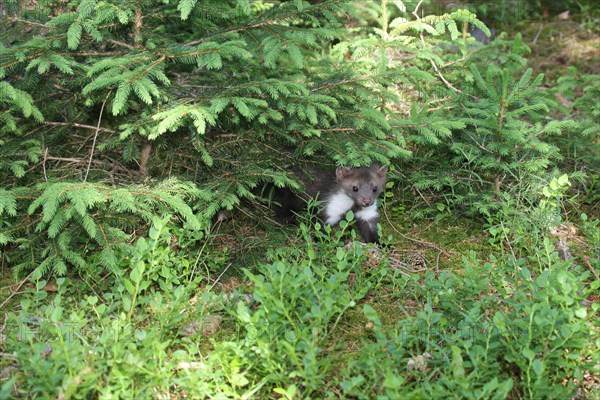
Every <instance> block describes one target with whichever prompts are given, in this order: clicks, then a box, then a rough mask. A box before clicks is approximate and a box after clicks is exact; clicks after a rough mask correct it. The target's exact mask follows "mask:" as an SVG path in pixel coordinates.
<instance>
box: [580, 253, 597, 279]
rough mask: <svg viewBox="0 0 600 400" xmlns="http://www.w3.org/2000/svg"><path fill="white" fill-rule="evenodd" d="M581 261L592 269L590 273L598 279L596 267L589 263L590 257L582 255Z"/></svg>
mask: <svg viewBox="0 0 600 400" xmlns="http://www.w3.org/2000/svg"><path fill="white" fill-rule="evenodd" d="M583 262H584V263H585V265H586V266H587V267H588V269H589V270H590V271H592V274H593V275H594V277H595V278H596V280H599V281H600V276H598V273H597V272H596V269H595V268H594V266H593V265H592V263H590V257H588V256H584V257H583Z"/></svg>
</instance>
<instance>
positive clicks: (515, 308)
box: [342, 243, 598, 399]
mask: <svg viewBox="0 0 600 400" xmlns="http://www.w3.org/2000/svg"><path fill="white" fill-rule="evenodd" d="M548 245H549V246H551V245H550V244H549V243H548V244H546V247H547V246H548ZM546 250H548V249H546ZM547 254H549V258H548V259H547V260H546V261H547V262H548V264H547V265H546V267H545V268H544V269H543V270H542V271H540V273H539V274H538V275H535V276H534V275H533V274H532V273H531V272H530V271H529V269H528V268H527V265H528V262H527V260H525V259H519V260H515V259H512V258H511V257H506V258H504V257H503V258H502V259H495V258H494V259H492V262H489V263H483V262H482V261H480V260H478V259H477V258H476V257H475V254H474V253H472V254H471V255H470V256H469V257H463V262H464V275H456V274H453V273H449V272H444V273H442V274H441V275H440V276H438V277H436V276H435V275H434V274H433V273H428V274H427V275H426V276H425V280H424V282H423V284H422V293H423V294H422V295H423V297H424V298H423V302H424V304H423V306H422V309H421V311H418V312H417V314H416V316H415V317H413V318H406V319H402V320H401V321H399V322H398V323H397V324H396V325H395V326H394V327H393V328H391V329H390V328H388V327H386V326H383V325H382V322H381V319H380V316H379V314H378V313H377V312H376V311H375V310H374V309H373V308H372V307H370V306H368V305H365V306H364V314H365V316H366V317H367V318H368V319H369V321H370V322H371V323H372V324H373V339H372V340H371V341H370V342H369V343H366V344H365V347H364V348H363V349H361V351H360V352H359V354H358V357H357V360H356V361H354V362H351V363H350V364H349V365H348V366H347V367H346V368H345V369H344V371H343V373H344V376H345V380H344V381H343V382H342V388H343V390H344V394H345V396H352V397H357V398H365V399H366V398H373V397H375V396H377V395H379V396H383V395H385V396H387V397H388V398H398V399H400V398H424V397H427V398H442V397H443V398H469V399H490V398H495V399H504V398H507V397H508V398H510V397H513V396H514V395H515V394H516V393H520V396H521V397H523V398H529V399H537V398H563V397H565V396H566V397H568V396H570V395H572V394H573V393H575V391H576V384H575V382H574V381H573V378H576V379H580V378H579V377H581V376H582V374H583V370H584V368H586V366H585V365H582V364H581V363H580V361H581V358H582V352H584V353H585V352H587V351H588V349H587V344H586V343H587V337H588V335H589V334H590V333H591V331H590V329H591V326H590V324H589V318H590V317H589V315H588V313H587V312H586V309H585V307H583V306H581V304H580V301H581V300H582V299H583V298H584V297H585V296H586V294H587V293H590V292H586V293H581V292H579V293H577V292H576V291H577V288H581V287H582V286H581V283H582V282H583V280H585V279H586V277H585V275H587V274H584V276H581V275H579V274H578V273H577V272H575V271H572V268H573V267H572V266H569V263H567V262H564V261H561V260H559V259H558V257H557V255H556V253H554V252H553V251H552V250H550V252H549V253H547ZM592 286H593V287H592V288H588V289H589V290H590V291H593V290H595V288H597V287H598V283H597V282H595V283H594V284H593V285H592ZM490 287H494V288H495V290H493V291H490V290H489V288H490ZM500 304H502V306H500ZM565 354H568V355H569V356H567V357H565V356H564V355H565ZM588 367H589V366H588ZM515 391H516V392H515Z"/></svg>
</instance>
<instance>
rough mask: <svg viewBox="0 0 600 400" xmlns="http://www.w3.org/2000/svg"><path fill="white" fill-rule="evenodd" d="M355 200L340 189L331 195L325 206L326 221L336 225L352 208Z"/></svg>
mask: <svg viewBox="0 0 600 400" xmlns="http://www.w3.org/2000/svg"><path fill="white" fill-rule="evenodd" d="M353 205H354V200H352V199H351V198H350V197H349V196H348V195H347V194H346V193H344V191H343V190H339V191H337V192H335V193H334V194H332V195H331V196H329V198H328V199H327V201H326V206H325V211H324V214H325V223H326V224H327V225H335V224H337V223H338V222H340V220H341V219H342V218H343V217H344V215H346V213H347V212H348V211H350V210H351V209H352V206H353Z"/></svg>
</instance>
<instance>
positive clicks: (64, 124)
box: [44, 121, 119, 134]
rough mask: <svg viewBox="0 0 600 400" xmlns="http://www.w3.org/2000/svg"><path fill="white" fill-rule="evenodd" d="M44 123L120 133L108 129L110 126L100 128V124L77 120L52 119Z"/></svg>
mask: <svg viewBox="0 0 600 400" xmlns="http://www.w3.org/2000/svg"><path fill="white" fill-rule="evenodd" d="M44 124H46V125H55V126H74V127H75V128H82V129H91V130H95V131H96V130H97V131H99V132H106V133H112V134H118V133H119V132H118V131H114V130H112V129H108V128H100V127H98V126H92V125H84V124H78V123H76V122H54V121H50V122H44Z"/></svg>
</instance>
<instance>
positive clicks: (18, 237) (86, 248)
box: [0, 180, 210, 279]
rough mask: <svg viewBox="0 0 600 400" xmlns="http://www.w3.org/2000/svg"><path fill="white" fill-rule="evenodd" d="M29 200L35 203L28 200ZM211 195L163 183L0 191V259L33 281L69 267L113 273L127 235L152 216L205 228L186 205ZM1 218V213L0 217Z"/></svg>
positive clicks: (127, 249) (64, 185)
mask: <svg viewBox="0 0 600 400" xmlns="http://www.w3.org/2000/svg"><path fill="white" fill-rule="evenodd" d="M32 198H33V200H32ZM208 198H210V195H209V194H207V193H205V192H203V191H200V190H198V189H197V188H194V187H193V186H191V185H189V184H184V183H180V182H177V181H175V180H172V181H164V182H162V183H161V184H160V185H157V186H156V187H153V188H149V187H145V186H141V185H140V186H137V187H135V186H130V187H129V188H121V189H114V188H111V187H109V186H106V185H102V184H91V183H66V182H65V183H48V184H40V185H38V186H37V187H35V188H33V189H31V190H27V191H25V190H23V189H14V190H8V191H7V190H2V191H1V192H0V201H1V202H0V204H2V207H0V213H2V214H4V215H3V219H4V221H5V222H6V223H5V224H3V225H1V226H0V228H1V230H0V244H2V245H4V246H5V247H4V248H5V251H3V252H2V253H0V254H2V257H4V258H5V260H7V261H8V262H9V263H11V264H13V265H15V267H16V268H17V271H18V270H32V269H35V274H34V275H33V276H34V278H35V279H40V278H41V277H42V276H43V275H44V274H46V273H48V272H49V271H52V272H54V273H56V274H58V275H64V274H65V273H66V272H67V268H68V266H72V267H75V268H76V269H79V270H82V269H85V268H86V267H87V266H88V265H89V263H90V262H91V261H93V264H96V265H98V266H102V267H104V268H107V269H113V268H114V267H115V266H116V265H117V262H118V260H119V258H121V257H123V256H124V255H125V254H128V253H129V252H130V251H131V246H130V245H129V244H128V242H129V239H130V238H131V233H132V232H134V231H135V230H136V229H140V228H142V229H144V227H143V226H141V227H140V226H139V225H140V221H142V222H145V223H150V222H151V221H152V219H153V218H154V217H155V216H156V215H163V214H167V213H173V214H175V215H176V216H177V219H178V220H179V221H180V223H181V224H183V225H185V226H186V229H189V230H192V231H197V230H201V229H205V228H206V226H207V221H208V220H207V219H206V218H205V217H204V216H202V215H195V214H194V212H193V210H192V209H191V208H190V207H189V206H188V204H187V202H186V201H190V200H193V199H203V200H204V199H208ZM0 215H1V214H0Z"/></svg>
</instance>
